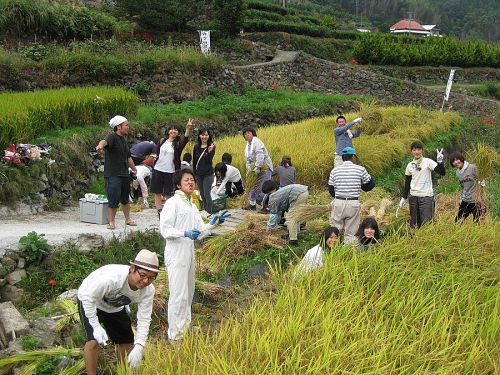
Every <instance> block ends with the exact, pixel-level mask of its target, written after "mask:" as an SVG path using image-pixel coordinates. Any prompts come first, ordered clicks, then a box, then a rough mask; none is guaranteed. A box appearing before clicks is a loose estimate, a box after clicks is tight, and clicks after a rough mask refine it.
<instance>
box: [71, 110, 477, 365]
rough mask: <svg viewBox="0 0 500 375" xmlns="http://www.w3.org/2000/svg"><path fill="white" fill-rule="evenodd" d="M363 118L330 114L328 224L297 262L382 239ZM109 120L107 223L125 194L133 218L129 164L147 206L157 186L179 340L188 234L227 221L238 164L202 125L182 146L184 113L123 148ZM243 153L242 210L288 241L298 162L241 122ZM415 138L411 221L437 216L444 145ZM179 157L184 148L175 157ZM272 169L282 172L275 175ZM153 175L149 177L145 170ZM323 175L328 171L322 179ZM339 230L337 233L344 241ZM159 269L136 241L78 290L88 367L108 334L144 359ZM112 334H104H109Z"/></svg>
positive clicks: (172, 329)
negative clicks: (365, 206)
mask: <svg viewBox="0 0 500 375" xmlns="http://www.w3.org/2000/svg"><path fill="white" fill-rule="evenodd" d="M361 122H362V118H356V119H354V120H353V121H351V122H347V123H346V119H345V117H344V116H339V117H338V118H337V119H336V123H337V127H336V128H335V129H334V136H335V155H334V166H333V168H332V170H331V172H330V175H329V178H328V182H327V184H328V191H329V193H330V194H331V196H332V198H333V201H332V205H331V206H332V212H331V216H330V225H329V226H328V227H327V228H325V230H324V232H323V236H322V240H321V241H320V243H319V244H318V245H317V246H315V247H313V248H312V249H310V250H309V251H308V252H307V253H306V255H305V257H304V258H303V260H302V262H301V263H300V264H299V266H298V268H297V272H303V271H304V272H307V271H310V270H312V269H314V268H317V267H321V266H322V265H323V259H324V255H325V253H327V252H329V251H330V250H331V249H333V248H335V247H336V246H339V245H340V244H341V243H342V244H349V243H352V244H354V246H355V247H356V248H358V249H360V250H361V251H366V250H368V249H370V248H372V247H373V246H375V245H376V244H377V243H378V242H379V241H380V229H379V225H378V223H377V221H376V220H375V219H374V218H373V217H367V218H365V219H364V220H363V221H361V217H360V212H361V204H360V196H361V192H362V191H370V190H372V189H373V188H374V187H375V180H374V179H373V177H372V176H370V174H369V173H368V171H367V170H366V169H365V168H364V167H363V166H361V165H360V164H359V159H358V156H357V154H356V150H355V149H354V148H353V145H352V139H353V138H356V137H358V136H360V134H361V127H360V123H361ZM110 126H111V128H112V129H113V132H111V133H110V134H109V135H108V136H107V137H106V138H105V139H103V140H101V141H100V142H99V143H98V145H97V147H96V149H97V150H98V151H99V150H104V152H105V161H104V176H105V188H106V193H107V197H108V207H109V222H108V228H110V229H114V228H115V226H116V222H115V218H116V211H117V208H118V205H119V204H120V203H121V204H122V207H123V213H124V216H125V223H126V225H132V226H133V225H135V222H134V221H133V220H132V219H131V217H130V208H129V201H130V186H131V184H130V173H132V174H133V175H134V176H135V177H136V178H137V180H139V181H138V185H139V187H140V191H141V195H142V197H140V198H141V199H140V202H141V203H142V204H144V205H145V206H148V203H147V197H148V193H149V192H151V193H152V194H154V197H155V199H154V201H155V208H156V209H157V210H158V214H159V220H160V233H161V235H162V236H163V237H164V238H165V250H164V262H165V268H166V271H167V276H168V287H169V298H168V306H167V314H168V340H169V342H171V343H172V345H173V346H178V344H179V342H180V340H181V339H182V337H183V335H184V333H185V331H186V329H187V328H188V327H189V326H190V323H191V304H192V301H193V295H194V288H195V285H194V282H195V263H194V260H195V253H194V241H195V240H199V239H203V238H204V237H205V236H207V235H208V234H209V233H210V230H211V229H212V228H213V227H214V226H216V225H220V224H222V223H224V221H225V220H226V218H227V217H228V216H229V214H228V211H223V212H221V211H222V210H221V209H220V207H218V206H217V204H216V201H217V200H218V199H219V198H218V197H219V196H228V197H235V196H237V195H241V194H243V192H244V191H245V187H244V185H243V182H242V177H241V173H240V171H239V170H238V169H237V168H236V167H234V166H232V165H231V162H232V156H231V155H230V154H228V153H225V154H224V155H223V157H222V160H221V161H220V162H219V163H216V165H215V166H214V165H213V164H214V160H213V159H214V156H215V149H216V146H215V144H214V142H213V137H212V134H211V132H210V130H208V129H201V130H200V131H199V132H198V136H197V140H196V144H195V146H194V148H193V152H192V154H188V153H185V154H184V157H182V153H183V150H184V148H185V146H186V144H187V143H188V139H189V137H190V136H191V133H192V131H193V127H194V126H193V122H192V120H191V119H190V120H189V121H188V122H187V125H186V130H185V132H184V133H182V130H181V128H180V127H179V126H178V125H171V126H169V127H168V128H167V130H166V133H165V136H164V137H163V138H161V139H160V140H159V141H158V142H157V143H153V142H149V141H145V142H141V143H139V144H137V145H134V146H133V147H132V149H129V146H128V142H127V136H128V134H129V124H128V121H127V119H126V118H125V117H123V116H115V117H113V118H112V119H111V120H110ZM242 135H243V138H244V140H245V146H244V155H245V161H246V175H247V181H252V182H253V183H252V184H251V186H250V184H249V186H247V187H246V188H248V189H250V191H249V192H248V193H249V194H248V202H247V204H246V205H245V207H244V208H245V209H247V210H256V209H257V203H260V204H261V206H262V209H261V211H262V212H264V213H266V214H268V215H269V217H268V220H267V227H268V229H269V230H272V229H273V228H275V227H277V226H279V225H284V224H286V227H287V230H288V237H289V243H290V245H292V246H294V245H297V243H298V234H299V232H300V230H301V227H302V224H304V223H300V222H297V221H296V220H297V219H296V218H295V217H293V215H290V217H289V216H288V214H287V212H288V211H289V210H290V209H291V208H293V207H294V206H295V205H299V204H305V203H307V201H308V197H309V188H308V187H307V186H305V185H301V184H297V183H296V170H295V168H294V167H293V165H292V161H291V158H290V157H289V156H284V157H283V158H282V161H281V163H280V165H278V166H274V165H273V162H272V159H271V157H270V155H269V152H268V150H267V148H266V146H265V144H264V143H263V142H262V140H260V139H259V138H258V137H257V133H256V131H255V129H253V128H251V127H247V128H244V129H243V130H242ZM423 150H424V146H423V144H422V143H421V142H420V141H415V142H413V143H412V144H411V145H410V151H411V154H412V156H413V160H412V161H411V162H410V163H408V165H407V167H406V170H405V184H404V189H403V193H402V198H401V201H400V203H399V208H401V207H403V206H404V205H405V204H406V203H407V202H408V203H409V207H410V226H411V227H418V226H421V225H422V224H424V223H426V222H429V221H431V220H432V219H433V217H434V193H433V185H432V178H431V177H432V176H431V174H432V172H433V171H434V172H436V173H438V174H439V175H444V174H445V167H444V163H443V162H444V155H443V150H437V155H436V161H434V160H432V159H429V158H426V157H424V156H423ZM181 157H182V158H181ZM450 164H451V165H452V166H453V167H454V168H456V169H457V177H458V179H459V181H460V184H461V185H462V197H461V203H460V207H459V212H458V215H457V218H456V220H461V219H463V218H466V217H467V216H469V215H473V218H474V221H478V220H479V215H480V212H479V206H478V204H477V203H476V202H475V200H474V190H475V188H476V185H477V182H478V181H477V170H476V167H475V166H474V165H473V164H470V163H468V162H467V161H466V160H464V157H463V155H461V154H460V153H458V152H454V153H452V154H451V155H450ZM273 176H278V179H279V181H275V180H273ZM147 178H149V179H150V185H149V186H147V184H146V179H147ZM325 182H326V181H325ZM196 190H198V191H199V193H200V198H201V205H202V207H203V209H204V211H206V215H205V216H207V218H209V220H208V222H205V221H204V220H203V216H202V213H201V212H200V210H199V208H198V206H197V205H196V204H195V199H194V198H195V191H196ZM341 238H343V241H341ZM158 272H159V261H158V256H157V255H156V254H155V253H154V252H151V251H149V250H147V249H143V250H141V251H140V252H139V253H138V254H137V256H136V258H135V259H134V260H133V261H132V262H131V264H130V265H128V266H127V265H106V266H103V267H101V268H99V269H97V270H96V271H94V272H92V273H91V274H90V275H89V276H88V277H87V278H86V279H85V280H84V281H83V283H82V284H81V286H80V288H79V290H78V308H79V313H80V317H81V321H82V322H83V325H84V328H85V333H86V336H87V342H86V344H85V348H84V359H85V366H86V370H87V373H88V374H95V373H96V371H97V359H98V353H99V345H105V344H106V343H107V341H108V339H111V341H112V342H113V343H114V344H115V345H116V348H117V354H118V356H119V359H120V360H121V361H125V360H127V361H128V363H129V365H130V366H132V367H134V368H135V367H136V366H137V365H138V364H139V362H140V361H141V359H142V356H143V352H144V346H145V342H146V339H147V336H148V331H149V325H150V321H151V313H152V306H153V298H154V292H155V289H154V286H153V285H152V283H153V281H154V280H155V278H156V276H157V275H158ZM131 303H137V304H138V309H137V332H136V334H135V335H134V333H133V331H132V326H131V319H130V309H129V307H128V306H129V304H131ZM108 335H109V336H108Z"/></svg>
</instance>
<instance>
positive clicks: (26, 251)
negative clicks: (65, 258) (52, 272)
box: [19, 232, 52, 265]
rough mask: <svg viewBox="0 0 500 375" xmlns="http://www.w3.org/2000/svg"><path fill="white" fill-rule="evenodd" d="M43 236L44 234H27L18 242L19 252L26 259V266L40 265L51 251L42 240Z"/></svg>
mask: <svg viewBox="0 0 500 375" xmlns="http://www.w3.org/2000/svg"><path fill="white" fill-rule="evenodd" d="M44 236H45V235H44V234H37V233H36V232H29V233H28V234H27V235H26V236H23V237H21V239H20V240H19V250H21V252H22V254H23V256H24V258H25V259H26V264H27V265H30V264H36V263H40V262H41V261H42V259H43V258H44V257H45V256H47V255H48V254H49V253H50V251H51V250H52V246H50V245H49V244H48V242H47V240H46V239H45V238H43V237H44Z"/></svg>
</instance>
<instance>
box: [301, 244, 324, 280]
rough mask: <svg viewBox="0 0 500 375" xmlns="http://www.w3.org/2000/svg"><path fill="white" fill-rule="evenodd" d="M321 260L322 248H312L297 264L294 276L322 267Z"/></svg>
mask: <svg viewBox="0 0 500 375" xmlns="http://www.w3.org/2000/svg"><path fill="white" fill-rule="evenodd" d="M323 259H324V254H323V248H322V247H321V246H320V245H316V246H314V247H313V248H311V249H309V250H308V251H307V253H306V255H304V258H303V259H302V260H301V262H300V263H299V265H298V267H297V270H296V271H295V274H299V273H301V272H310V271H312V270H314V269H316V268H321V267H323Z"/></svg>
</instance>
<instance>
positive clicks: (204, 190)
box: [193, 129, 215, 213]
mask: <svg viewBox="0 0 500 375" xmlns="http://www.w3.org/2000/svg"><path fill="white" fill-rule="evenodd" d="M214 155H215V143H213V139H212V134H211V133H210V130H208V129H201V130H200V131H199V133H198V142H197V143H196V144H195V145H194V148H193V172H194V175H195V177H196V185H198V190H199V191H200V195H201V200H202V203H203V209H204V210H205V211H206V212H208V213H212V197H211V196H210V190H211V189H212V184H213V182H214V167H213V166H212V161H213V159H214Z"/></svg>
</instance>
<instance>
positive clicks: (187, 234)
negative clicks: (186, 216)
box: [184, 229, 200, 241]
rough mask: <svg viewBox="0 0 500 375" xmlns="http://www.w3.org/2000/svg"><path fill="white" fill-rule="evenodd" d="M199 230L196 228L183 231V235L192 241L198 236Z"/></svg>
mask: <svg viewBox="0 0 500 375" xmlns="http://www.w3.org/2000/svg"><path fill="white" fill-rule="evenodd" d="M199 235H200V231H199V230H198V229H191V230H187V231H185V232H184V237H187V238H190V239H192V240H193V241H194V240H196V239H197V238H198V236H199Z"/></svg>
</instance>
